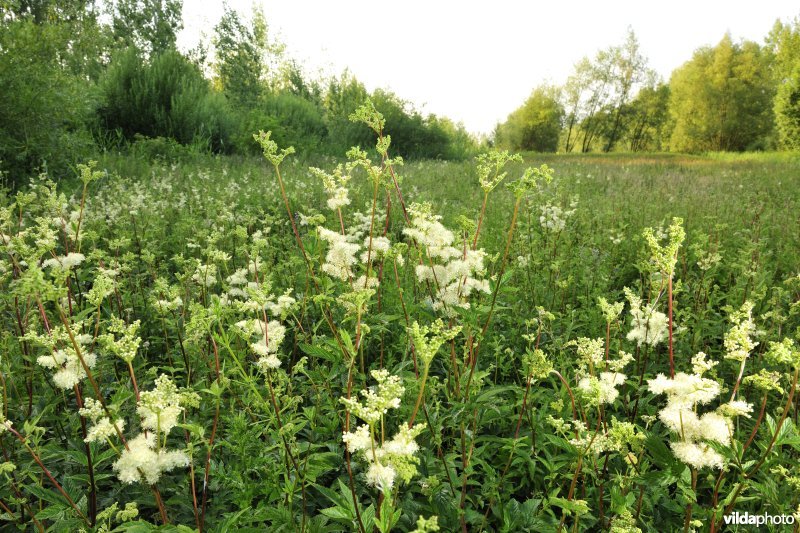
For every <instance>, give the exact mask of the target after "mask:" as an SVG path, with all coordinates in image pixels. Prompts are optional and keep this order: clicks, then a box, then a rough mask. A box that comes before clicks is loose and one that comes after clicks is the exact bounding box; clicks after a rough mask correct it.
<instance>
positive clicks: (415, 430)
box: [340, 370, 425, 492]
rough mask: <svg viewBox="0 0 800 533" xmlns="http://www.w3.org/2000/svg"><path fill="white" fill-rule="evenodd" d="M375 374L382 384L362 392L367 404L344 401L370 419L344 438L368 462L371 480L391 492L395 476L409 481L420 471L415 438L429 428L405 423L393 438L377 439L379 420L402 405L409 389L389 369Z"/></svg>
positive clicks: (423, 425)
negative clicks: (417, 465)
mask: <svg viewBox="0 0 800 533" xmlns="http://www.w3.org/2000/svg"><path fill="white" fill-rule="evenodd" d="M372 377H373V378H375V380H376V381H377V382H378V384H377V386H376V387H371V388H369V389H366V390H362V391H361V395H362V396H363V398H364V400H363V403H362V402H359V401H358V400H356V399H354V398H342V399H341V400H340V401H341V402H342V403H343V404H344V405H345V406H346V407H347V410H348V411H350V412H351V413H353V414H354V415H355V416H357V417H358V418H360V419H362V420H364V421H365V422H366V424H362V425H360V426H358V427H357V428H356V429H355V430H354V431H351V432H347V433H345V434H344V435H343V436H342V441H343V442H344V443H345V445H346V446H347V450H348V451H349V452H350V453H352V454H358V455H359V456H360V457H361V458H362V459H363V460H364V461H365V462H366V464H367V473H366V477H367V483H369V484H370V485H372V486H374V487H376V488H378V489H379V490H381V491H383V492H388V491H390V490H392V488H393V487H394V484H395V479H397V478H399V479H400V481H402V482H404V483H407V482H409V481H410V480H411V478H412V477H413V476H414V474H416V471H417V470H416V464H417V463H418V462H419V459H417V458H416V457H414V454H415V453H416V452H417V450H419V445H418V444H417V443H416V441H415V440H414V439H416V438H417V436H419V434H420V433H421V432H422V430H423V429H425V424H417V425H415V426H413V427H408V426H407V425H405V424H402V425H401V426H400V428H399V429H398V431H397V433H396V434H395V435H394V437H392V439H391V440H388V441H384V442H383V443H379V442H377V438H376V426H377V425H378V422H379V421H380V420H381V419H382V417H383V416H384V415H385V414H386V413H387V412H388V411H389V409H396V408H398V407H400V398H401V397H402V395H403V393H404V392H405V389H404V387H403V385H402V384H401V382H400V378H398V377H397V376H392V375H390V374H389V372H388V371H387V370H373V371H372Z"/></svg>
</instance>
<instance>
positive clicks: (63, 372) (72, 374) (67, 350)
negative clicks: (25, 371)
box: [36, 330, 97, 390]
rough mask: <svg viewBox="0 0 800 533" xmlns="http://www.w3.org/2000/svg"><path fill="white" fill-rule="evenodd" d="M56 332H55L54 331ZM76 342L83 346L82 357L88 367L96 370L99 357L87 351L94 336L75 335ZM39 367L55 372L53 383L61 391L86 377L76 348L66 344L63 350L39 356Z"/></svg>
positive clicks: (37, 360)
mask: <svg viewBox="0 0 800 533" xmlns="http://www.w3.org/2000/svg"><path fill="white" fill-rule="evenodd" d="M54 332H55V330H54ZM74 337H75V340H76V341H77V343H78V344H79V345H82V346H81V355H82V356H83V361H84V362H85V363H86V366H87V367H89V368H90V369H92V368H94V365H95V363H97V356H96V355H95V354H94V353H93V352H90V351H89V350H88V349H86V345H88V344H90V343H91V342H92V336H91V335H88V334H81V335H74ZM36 362H37V363H38V364H39V366H42V367H44V368H48V369H52V370H55V373H54V374H53V383H54V384H55V386H56V387H58V388H59V389H64V390H69V389H71V388H72V387H74V386H75V385H77V384H78V383H80V381H81V380H82V379H83V378H85V377H86V371H85V370H84V368H83V365H82V364H81V360H80V358H79V357H78V354H77V352H76V351H75V348H74V347H73V346H72V345H71V344H65V346H64V348H62V349H58V350H56V349H54V350H53V351H52V353H50V354H48V355H42V356H39V357H38V358H37V359H36Z"/></svg>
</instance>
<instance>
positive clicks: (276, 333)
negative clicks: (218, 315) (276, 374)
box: [236, 319, 286, 372]
mask: <svg viewBox="0 0 800 533" xmlns="http://www.w3.org/2000/svg"><path fill="white" fill-rule="evenodd" d="M236 327H237V328H238V329H239V330H240V331H241V332H242V333H243V334H244V336H245V337H246V338H248V339H250V338H254V337H255V338H256V341H255V342H251V343H250V349H251V350H253V353H255V354H256V355H258V356H259V359H258V361H257V362H256V366H257V367H258V368H259V370H261V371H262V372H266V371H268V370H274V369H276V368H278V367H279V366H281V360H280V359H278V356H277V353H278V350H279V349H280V346H281V344H282V343H283V339H284V338H285V337H286V326H284V325H283V324H281V323H280V322H278V321H277V320H270V321H269V322H264V321H263V320H260V319H254V320H242V321H240V322H237V323H236Z"/></svg>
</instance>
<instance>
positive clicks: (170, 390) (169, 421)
mask: <svg viewBox="0 0 800 533" xmlns="http://www.w3.org/2000/svg"><path fill="white" fill-rule="evenodd" d="M155 385H156V386H155V388H154V389H153V390H150V391H143V392H142V393H141V394H140V395H139V404H138V406H137V408H136V412H137V413H138V415H139V416H140V417H141V418H142V429H145V430H148V429H149V430H153V431H159V432H161V433H163V434H166V433H169V432H170V430H171V429H172V428H173V427H175V426H176V425H177V424H178V417H179V416H180V414H181V413H182V412H183V411H184V410H185V407H184V405H185V404H186V403H187V399H188V398H186V397H185V395H184V394H182V393H180V392H179V391H178V387H177V386H176V385H175V383H173V381H172V380H171V379H170V378H169V376H167V375H166V374H161V375H160V376H159V377H158V378H156V383H155Z"/></svg>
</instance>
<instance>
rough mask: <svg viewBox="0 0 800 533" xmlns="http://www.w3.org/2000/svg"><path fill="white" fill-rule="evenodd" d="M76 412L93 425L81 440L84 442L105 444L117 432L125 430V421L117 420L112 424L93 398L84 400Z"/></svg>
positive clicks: (100, 405) (99, 404)
mask: <svg viewBox="0 0 800 533" xmlns="http://www.w3.org/2000/svg"><path fill="white" fill-rule="evenodd" d="M78 412H79V413H80V415H81V416H82V417H84V418H88V419H89V420H91V421H92V424H94V425H93V426H92V427H91V428H89V430H88V431H87V432H86V438H85V439H83V440H84V441H85V442H106V441H107V440H108V439H109V438H111V437H112V436H114V435H115V434H116V432H117V430H119V431H122V430H123V429H124V428H125V420H123V419H121V418H118V419H117V420H115V421H114V422H113V423H112V422H111V420H110V419H109V418H108V416H106V413H105V412H104V410H103V406H102V404H101V403H100V402H98V401H97V400H95V399H94V398H86V400H85V402H84V405H83V407H82V408H81V409H79V410H78ZM115 426H116V428H115Z"/></svg>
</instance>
